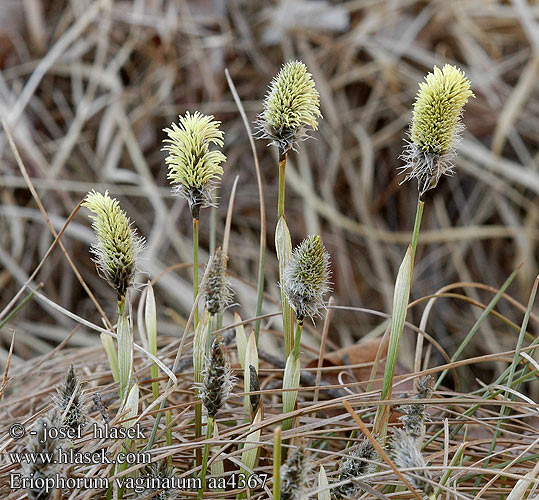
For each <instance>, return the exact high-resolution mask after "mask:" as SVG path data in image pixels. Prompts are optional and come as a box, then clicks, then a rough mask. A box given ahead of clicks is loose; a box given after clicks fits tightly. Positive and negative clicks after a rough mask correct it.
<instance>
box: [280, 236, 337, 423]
mask: <svg viewBox="0 0 539 500" xmlns="http://www.w3.org/2000/svg"><path fill="white" fill-rule="evenodd" d="M329 277H330V265H329V254H328V252H326V250H325V248H324V244H323V243H322V239H321V238H320V236H318V235H310V236H307V238H305V240H303V242H302V243H301V244H300V245H298V247H297V248H296V249H295V250H294V251H293V253H292V256H291V258H290V259H289V260H288V262H287V264H286V266H285V268H284V272H283V276H282V281H281V289H282V291H283V292H284V295H285V297H286V300H287V303H288V304H290V306H291V307H292V309H293V310H294V311H295V313H296V329H295V336H294V343H293V349H292V350H291V352H289V353H288V352H287V353H286V355H287V358H286V366H285V373H284V376H283V389H284V390H285V392H284V393H283V412H285V413H288V412H291V411H293V410H294V407H295V404H296V398H297V391H289V390H288V389H294V388H297V386H298V383H299V377H300V369H301V364H300V360H299V347H300V343H301V334H302V332H303V322H304V320H305V318H306V317H310V318H314V317H315V316H318V315H319V314H320V313H319V311H320V309H321V308H322V307H324V295H325V294H326V293H327V291H328V290H329V289H330V287H329ZM292 423H293V422H292V421H291V420H290V419H288V420H286V421H285V422H284V423H283V429H285V430H286V429H288V428H289V427H290V426H291V425H292Z"/></svg>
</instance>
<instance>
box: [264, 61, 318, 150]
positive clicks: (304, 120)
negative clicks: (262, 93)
mask: <svg viewBox="0 0 539 500" xmlns="http://www.w3.org/2000/svg"><path fill="white" fill-rule="evenodd" d="M321 116H322V114H321V113H320V94H319V93H318V91H317V90H316V87H315V84H314V80H313V78H312V75H311V74H310V73H309V72H308V71H307V66H305V64H303V63H302V62H300V61H289V62H287V63H286V64H285V65H284V66H283V67H282V68H281V71H280V72H279V74H278V75H277V76H276V77H275V78H274V79H273V80H272V82H271V84H270V88H269V91H268V93H267V95H266V97H265V99H264V111H263V113H262V114H261V115H260V117H259V120H258V124H259V136H260V137H263V138H267V139H270V140H271V144H273V145H275V146H277V147H279V148H280V149H281V150H282V152H286V151H288V150H289V149H290V148H293V147H294V145H295V144H296V143H297V141H299V140H303V139H305V138H306V137H308V136H307V135H306V133H305V128H306V127H310V128H311V129H312V130H317V129H318V118H320V117H321Z"/></svg>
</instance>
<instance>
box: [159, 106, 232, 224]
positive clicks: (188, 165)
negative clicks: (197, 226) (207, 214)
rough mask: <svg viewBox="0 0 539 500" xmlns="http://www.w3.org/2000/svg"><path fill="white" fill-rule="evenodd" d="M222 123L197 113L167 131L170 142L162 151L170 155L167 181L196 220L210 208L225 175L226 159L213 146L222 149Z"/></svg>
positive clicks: (185, 117)
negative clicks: (220, 181)
mask: <svg viewBox="0 0 539 500" xmlns="http://www.w3.org/2000/svg"><path fill="white" fill-rule="evenodd" d="M219 125H221V122H219V121H217V120H214V118H213V116H211V115H210V116H207V115H203V114H201V113H199V112H198V111H195V113H194V114H190V113H189V112H187V113H186V114H185V116H180V117H179V122H178V124H176V123H172V125H171V128H166V129H165V130H164V131H165V132H166V133H167V134H168V138H167V139H165V140H164V142H165V143H166V145H165V146H164V148H163V150H165V151H168V156H167V158H166V160H165V161H166V163H167V165H168V166H169V171H168V178H169V180H170V181H171V183H172V184H175V185H176V188H177V190H178V192H179V193H180V194H181V195H182V196H184V197H185V198H186V199H187V201H188V202H189V206H190V208H191V211H192V212H193V216H195V215H196V217H197V218H198V211H199V210H200V208H203V207H206V206H208V205H211V192H212V190H213V187H214V185H215V183H216V182H217V181H219V180H220V179H221V176H222V175H223V168H222V167H221V163H223V162H224V161H225V160H226V156H225V155H224V154H223V153H222V152H221V151H220V150H219V149H210V147H211V146H212V145H215V146H218V147H223V135H224V134H223V132H222V131H221V130H219Z"/></svg>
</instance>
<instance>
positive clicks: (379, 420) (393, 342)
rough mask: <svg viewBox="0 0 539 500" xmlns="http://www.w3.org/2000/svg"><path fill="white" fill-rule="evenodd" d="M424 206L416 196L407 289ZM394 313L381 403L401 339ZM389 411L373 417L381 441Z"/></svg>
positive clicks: (381, 409) (388, 388)
mask: <svg viewBox="0 0 539 500" xmlns="http://www.w3.org/2000/svg"><path fill="white" fill-rule="evenodd" d="M424 206H425V202H424V201H422V200H421V196H418V198H417V208H416V214H415V221H414V230H413V232H412V242H411V244H410V254H411V255H410V256H411V263H410V276H409V280H410V281H409V287H411V282H412V275H413V272H414V261H415V253H416V249H417V242H418V239H419V230H420V228H421V219H422V217H423V208H424ZM405 258H406V257H405ZM403 262H404V261H403ZM408 291H409V288H408ZM407 301H408V298H407ZM394 302H395V299H394ZM402 306H403V307H404V308H405V309H404V313H403V314H404V317H405V315H406V308H407V306H408V303H406V304H402ZM396 313H397V311H396V310H395V304H394V310H393V319H392V324H391V331H390V336H389V348H388V353H387V360H386V366H385V370H384V381H383V385H382V393H381V396H380V400H381V401H386V400H388V399H390V398H391V392H392V389H393V377H394V374H395V366H396V360H397V353H398V352H399V347H400V342H401V338H402V331H403V329H404V321H403V322H402V324H400V323H399V326H398V327H397V328H398V330H399V331H397V328H396V326H395V323H394V319H395V314H396ZM403 320H404V318H403ZM390 410H391V407H390V406H388V405H383V406H379V407H378V408H377V410H376V416H375V417H374V431H375V432H376V433H377V434H378V435H379V436H380V438H381V439H382V440H385V437H386V434H387V424H388V421H389V414H390Z"/></svg>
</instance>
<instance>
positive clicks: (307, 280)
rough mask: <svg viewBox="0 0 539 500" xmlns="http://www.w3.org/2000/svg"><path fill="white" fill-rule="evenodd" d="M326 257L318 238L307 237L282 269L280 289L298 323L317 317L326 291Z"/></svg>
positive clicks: (327, 263) (327, 276) (328, 272)
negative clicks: (294, 313) (307, 318)
mask: <svg viewBox="0 0 539 500" xmlns="http://www.w3.org/2000/svg"><path fill="white" fill-rule="evenodd" d="M329 267H330V266H329V254H328V253H327V252H326V250H325V248H324V244H323V243H322V238H320V236H318V235H310V236H307V238H305V239H304V240H303V242H302V243H301V244H300V245H299V246H298V247H296V248H295V250H294V251H293V252H292V257H291V258H290V260H289V261H288V263H287V264H286V266H285V269H284V273H283V282H282V283H281V286H282V287H283V290H284V293H285V295H286V298H287V299H288V302H289V304H290V305H291V306H292V308H293V309H294V311H295V312H296V316H297V319H298V321H303V320H304V319H305V317H307V316H308V317H310V318H313V317H314V316H317V315H319V310H320V309H321V308H322V307H323V306H324V294H325V293H326V292H328V291H329V289H330V288H329V277H330V269H329Z"/></svg>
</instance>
